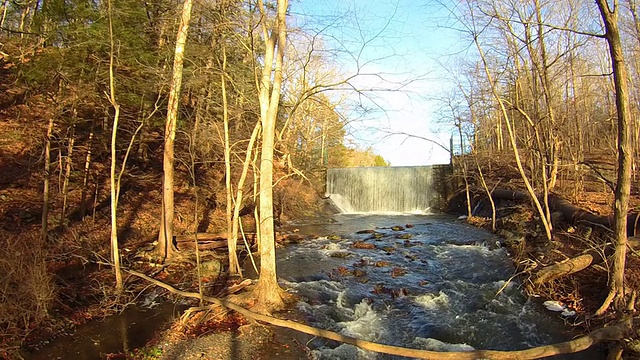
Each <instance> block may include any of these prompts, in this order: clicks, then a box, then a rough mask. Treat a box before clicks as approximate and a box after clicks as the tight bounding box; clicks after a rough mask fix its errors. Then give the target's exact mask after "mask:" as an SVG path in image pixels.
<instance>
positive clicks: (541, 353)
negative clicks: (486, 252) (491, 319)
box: [126, 270, 633, 360]
mask: <svg viewBox="0 0 640 360" xmlns="http://www.w3.org/2000/svg"><path fill="white" fill-rule="evenodd" d="M126 271H127V272H128V273H130V274H132V275H134V276H137V277H140V278H142V279H144V280H147V281H149V282H150V283H152V284H155V285H157V286H159V287H162V288H164V289H166V290H168V291H170V292H172V293H174V294H177V295H180V296H183V297H190V298H195V299H199V300H204V301H207V302H210V303H213V304H215V305H219V306H223V307H226V308H228V309H231V310H234V311H237V312H238V313H240V314H242V315H244V316H247V317H249V318H251V319H254V320H257V321H261V322H265V323H268V324H271V325H275V326H279V327H284V328H288V329H292V330H296V331H299V332H302V333H305V334H309V335H313V336H320V337H323V338H326V339H330V340H335V341H339V342H342V343H345V344H351V345H354V346H357V347H359V348H361V349H364V350H369V351H375V352H379V353H384V354H390V355H396V356H405V357H412V358H418V359H444V360H448V359H452V360H453V359H460V360H467V359H468V360H471V359H521V360H526V359H539V358H543V357H548V356H554V355H560V354H570V353H576V352H580V351H583V350H586V349H588V348H589V347H591V346H593V345H595V344H598V343H601V342H604V341H616V340H621V339H623V338H624V337H625V336H626V335H627V334H629V332H630V331H631V330H632V329H633V323H632V321H633V320H632V318H628V319H626V320H624V321H622V322H619V323H617V324H615V325H612V326H607V327H603V328H601V329H598V330H595V331H593V332H591V333H589V334H586V335H584V336H582V337H579V338H577V339H574V340H571V341H566V342H563V343H558V344H552V345H545V346H539V347H534V348H531V349H526V350H515V351H498V350H474V351H466V352H461V351H455V352H440V351H430V350H419V349H409V348H402V347H398V346H392V345H384V344H378V343H374V342H371V341H366V340H360V339H357V338H354V337H351V336H346V335H342V334H339V333H337V332H334V331H329V330H323V329H318V328H315V327H312V326H308V325H304V324H300V323H297V322H294V321H289V320H282V319H277V318H274V317H272V316H267V315H262V314H258V313H255V312H253V311H250V310H247V309H245V308H243V307H241V306H239V305H236V304H233V303H231V302H229V301H227V300H224V299H218V298H213V297H209V296H201V295H200V294H198V293H194V292H186V291H182V290H178V289H176V288H174V287H172V286H171V285H168V284H165V283H163V282H161V281H159V280H156V279H154V278H151V277H149V276H147V275H145V274H142V273H139V272H136V271H132V270H126Z"/></svg>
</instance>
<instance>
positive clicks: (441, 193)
mask: <svg viewBox="0 0 640 360" xmlns="http://www.w3.org/2000/svg"><path fill="white" fill-rule="evenodd" d="M452 190H453V185H452V169H451V165H431V166H398V167H393V166H389V167H361V168H337V169H327V188H326V195H327V196H329V197H330V198H331V200H332V201H333V202H334V204H335V205H336V206H338V207H339V208H340V209H341V210H342V211H343V212H344V213H367V212H433V211H437V210H440V209H442V208H443V207H444V205H445V203H446V200H447V198H448V196H449V195H450V192H451V191H452Z"/></svg>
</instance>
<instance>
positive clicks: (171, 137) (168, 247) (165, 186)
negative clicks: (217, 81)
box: [157, 0, 193, 259]
mask: <svg viewBox="0 0 640 360" xmlns="http://www.w3.org/2000/svg"><path fill="white" fill-rule="evenodd" d="M192 5H193V0H184V4H183V7H182V16H181V17H180V27H179V29H178V35H177V38H176V49H175V53H174V58H173V77H172V79H171V89H170V90H169V105H168V111H167V120H166V123H165V131H164V158H163V181H162V215H161V220H160V234H159V235H158V248H157V249H158V253H159V255H160V256H161V257H162V258H163V259H170V258H171V257H172V255H173V253H174V252H175V251H176V248H175V245H174V244H173V217H174V200H173V192H174V190H173V177H174V166H173V162H174V159H175V154H174V141H175V138H176V122H177V119H178V103H179V102H180V87H181V86H182V67H183V63H184V47H185V44H186V42H187V32H188V30H189V21H190V19H191V8H192Z"/></svg>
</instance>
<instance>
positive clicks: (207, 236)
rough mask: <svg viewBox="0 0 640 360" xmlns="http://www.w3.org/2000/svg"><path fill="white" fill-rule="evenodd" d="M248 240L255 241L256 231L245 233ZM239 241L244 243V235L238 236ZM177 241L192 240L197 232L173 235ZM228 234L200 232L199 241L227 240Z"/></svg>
mask: <svg viewBox="0 0 640 360" xmlns="http://www.w3.org/2000/svg"><path fill="white" fill-rule="evenodd" d="M245 236H246V238H247V241H253V240H254V239H255V237H256V234H255V233H245ZM238 237H239V240H238V243H242V242H243V240H242V237H240V236H238ZM173 238H174V239H175V241H176V242H177V243H183V242H191V243H193V240H194V238H195V234H187V235H175V236H174V237H173ZM227 238H228V237H227V234H226V233H198V242H200V241H224V242H225V243H226V242H227Z"/></svg>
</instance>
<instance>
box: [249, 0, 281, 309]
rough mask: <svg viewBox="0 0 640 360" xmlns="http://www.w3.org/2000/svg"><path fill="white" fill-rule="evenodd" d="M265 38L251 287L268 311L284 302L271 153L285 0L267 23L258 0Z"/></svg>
mask: <svg viewBox="0 0 640 360" xmlns="http://www.w3.org/2000/svg"><path fill="white" fill-rule="evenodd" d="M257 5H258V8H259V11H260V16H261V19H260V26H261V29H262V39H263V41H264V58H263V59H264V65H263V68H262V75H261V77H260V82H259V100H260V121H261V122H262V149H261V150H262V153H261V158H260V278H259V280H258V284H257V285H256V288H255V290H254V293H255V295H256V297H257V299H258V307H261V308H263V309H264V310H266V311H268V309H271V308H279V307H281V306H282V305H283V302H282V289H281V288H280V286H279V285H278V279H277V274H276V256H275V255H276V254H275V230H274V223H273V158H274V157H273V153H274V151H273V150H274V142H275V136H276V134H275V127H276V120H277V116H278V105H279V103H280V92H281V86H282V63H283V61H284V52H285V45H286V44H285V42H286V38H287V25H286V14H287V6H288V1H287V0H277V3H276V19H275V21H273V22H272V23H271V24H269V17H268V11H269V9H268V7H267V6H265V4H264V1H263V0H258V4H257Z"/></svg>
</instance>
